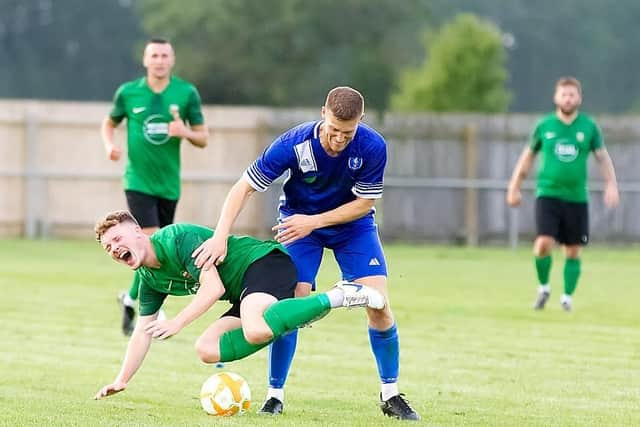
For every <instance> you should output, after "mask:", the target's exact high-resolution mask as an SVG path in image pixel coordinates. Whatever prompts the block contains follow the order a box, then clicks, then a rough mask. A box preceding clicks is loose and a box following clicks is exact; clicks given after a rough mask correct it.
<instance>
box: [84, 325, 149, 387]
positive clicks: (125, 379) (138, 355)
mask: <svg viewBox="0 0 640 427" xmlns="http://www.w3.org/2000/svg"><path fill="white" fill-rule="evenodd" d="M157 315H158V314H157V313H155V314H152V315H150V316H140V318H139V319H138V321H137V322H136V327H135V329H134V331H133V334H132V335H131V338H130V339H129V344H128V345H127V352H126V353H125V356H124V360H123V361H122V367H121V368H120V373H119V374H118V376H117V377H116V379H115V380H114V381H113V383H111V384H107V385H105V386H104V387H102V388H101V389H100V390H99V391H98V393H96V395H95V396H94V399H102V398H104V397H107V396H111V395H113V394H116V393H119V392H121V391H123V390H124V389H126V388H127V384H128V383H129V381H130V380H131V378H132V377H133V376H134V375H135V373H136V372H137V371H138V369H139V368H140V366H142V362H143V361H144V358H145V356H146V355H147V352H148V351H149V347H150V346H151V335H148V334H146V333H145V332H144V329H145V328H146V327H147V325H148V324H149V323H151V322H152V321H153V320H155V319H156V317H157Z"/></svg>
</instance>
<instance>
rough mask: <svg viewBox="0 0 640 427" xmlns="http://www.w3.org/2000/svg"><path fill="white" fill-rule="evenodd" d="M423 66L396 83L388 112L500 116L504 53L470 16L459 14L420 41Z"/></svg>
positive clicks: (491, 28)
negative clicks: (424, 49) (422, 47)
mask: <svg viewBox="0 0 640 427" xmlns="http://www.w3.org/2000/svg"><path fill="white" fill-rule="evenodd" d="M425 48H426V52H427V56H426V60H425V62H424V63H423V64H422V65H421V66H420V67H418V68H410V69H408V70H406V71H405V72H404V74H403V75H402V76H401V78H400V83H399V90H398V92H396V93H395V94H394V95H393V96H392V108H394V109H398V110H405V111H406V110H413V111H481V112H501V111H505V110H506V108H507V106H508V104H509V99H510V94H509V92H508V91H507V89H506V88H505V83H506V80H507V70H506V67H505V61H506V51H505V48H504V46H503V43H502V34H501V32H500V30H499V29H498V28H497V27H496V26H495V25H493V24H491V23H489V22H487V21H483V20H481V19H479V18H478V17H476V16H475V15H473V14H460V15H458V16H456V17H455V18H454V19H453V20H452V21H451V22H450V23H447V24H445V25H444V26H443V27H442V28H441V29H440V30H439V31H438V32H437V33H436V34H435V35H433V36H431V35H429V34H427V35H426V36H425Z"/></svg>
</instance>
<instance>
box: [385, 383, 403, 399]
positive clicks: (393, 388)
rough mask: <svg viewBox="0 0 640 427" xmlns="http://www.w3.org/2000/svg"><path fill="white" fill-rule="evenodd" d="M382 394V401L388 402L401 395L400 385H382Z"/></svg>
mask: <svg viewBox="0 0 640 427" xmlns="http://www.w3.org/2000/svg"><path fill="white" fill-rule="evenodd" d="M380 393H381V394H382V400H383V401H385V402H386V401H387V400H389V399H391V398H392V397H393V396H397V395H398V394H400V392H399V391H398V383H397V382H396V383H382V384H381V386H380Z"/></svg>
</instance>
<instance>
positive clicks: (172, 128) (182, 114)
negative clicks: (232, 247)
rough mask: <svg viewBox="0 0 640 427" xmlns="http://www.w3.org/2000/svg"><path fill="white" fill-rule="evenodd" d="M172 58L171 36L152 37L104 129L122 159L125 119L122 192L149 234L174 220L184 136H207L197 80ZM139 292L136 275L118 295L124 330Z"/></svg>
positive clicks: (202, 141) (194, 140)
mask: <svg viewBox="0 0 640 427" xmlns="http://www.w3.org/2000/svg"><path fill="white" fill-rule="evenodd" d="M174 63H175V55H174V52H173V47H172V46H171V44H170V43H169V42H168V41H167V40H165V39H158V38H155V39H151V40H149V42H147V44H146V46H145V49H144V56H143V64H144V66H145V68H146V70H147V73H146V75H145V76H144V77H141V78H139V79H136V80H133V81H130V82H126V83H124V84H122V85H121V86H120V87H119V88H118V90H117V91H116V93H115V96H114V100H113V108H112V109H111V112H110V113H109V115H108V116H107V117H105V119H104V121H103V123H102V129H101V134H102V140H103V142H104V146H105V150H106V153H107V157H108V158H109V159H110V160H112V161H118V160H119V159H120V157H121V155H122V151H121V149H120V147H119V146H118V145H117V144H116V143H115V141H114V129H115V128H116V127H117V126H118V125H119V124H120V122H122V120H124V119H126V120H127V164H126V168H125V173H124V179H123V184H124V191H125V195H126V198H127V205H128V207H129V210H130V211H131V213H132V214H133V216H134V217H135V218H136V220H137V221H138V223H139V224H140V226H141V227H142V229H143V230H144V232H145V233H147V234H152V233H153V232H155V231H156V230H158V228H161V227H164V226H166V225H168V224H171V223H173V219H174V215H175V211H176V206H177V203H178V199H179V198H180V144H181V141H182V139H186V140H187V141H189V142H190V143H191V144H192V145H194V146H196V147H201V148H202V147H205V146H206V145H207V139H208V130H207V128H206V126H205V124H204V118H203V115H202V111H201V106H200V95H199V94H198V91H197V89H196V88H195V86H194V85H192V84H191V83H189V82H187V81H185V80H182V79H180V78H178V77H176V76H174V75H172V74H171V70H172V68H173V65H174ZM185 122H186V123H187V124H188V125H187V124H185ZM137 296H138V284H137V282H136V281H135V280H134V282H133V283H132V285H131V288H130V290H129V292H128V293H126V292H122V293H121V294H120V297H119V300H120V303H121V304H122V309H123V319H122V331H123V333H124V334H125V335H129V334H130V333H131V331H132V330H133V325H134V318H135V310H134V308H133V306H134V301H135V299H136V298H137Z"/></svg>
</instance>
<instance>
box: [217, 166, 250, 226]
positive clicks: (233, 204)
mask: <svg viewBox="0 0 640 427" xmlns="http://www.w3.org/2000/svg"><path fill="white" fill-rule="evenodd" d="M254 192H255V190H254V189H253V188H252V187H251V186H250V185H249V183H248V182H247V181H246V180H245V179H244V178H240V179H239V180H238V181H237V182H236V183H235V184H234V185H233V187H231V190H229V194H227V197H226V199H225V200H224V203H223V205H222V211H221V212H220V218H219V219H218V223H217V225H216V236H221V237H224V238H226V237H227V236H229V234H230V233H231V227H232V226H233V223H234V222H235V221H236V218H238V215H240V212H242V209H243V208H244V206H245V205H246V204H247V200H249V197H250V196H251V194H253V193H254Z"/></svg>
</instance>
